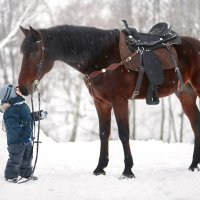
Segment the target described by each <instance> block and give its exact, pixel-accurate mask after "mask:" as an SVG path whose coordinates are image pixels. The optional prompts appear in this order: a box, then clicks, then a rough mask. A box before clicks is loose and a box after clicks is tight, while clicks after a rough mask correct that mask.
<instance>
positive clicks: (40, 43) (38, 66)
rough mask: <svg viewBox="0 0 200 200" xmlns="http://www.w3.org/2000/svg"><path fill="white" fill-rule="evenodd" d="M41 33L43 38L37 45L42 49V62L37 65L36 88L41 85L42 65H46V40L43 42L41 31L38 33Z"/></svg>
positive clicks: (34, 83)
mask: <svg viewBox="0 0 200 200" xmlns="http://www.w3.org/2000/svg"><path fill="white" fill-rule="evenodd" d="M38 32H39V33H40V36H41V40H38V41H37V42H36V43H37V44H38V45H39V46H40V47H41V55H40V61H39V63H38V64H36V79H35V81H34V82H33V85H34V86H37V85H38V84H39V83H40V81H39V80H40V77H41V69H42V65H43V63H44V51H45V47H44V40H43V36H42V33H41V32H40V31H38Z"/></svg>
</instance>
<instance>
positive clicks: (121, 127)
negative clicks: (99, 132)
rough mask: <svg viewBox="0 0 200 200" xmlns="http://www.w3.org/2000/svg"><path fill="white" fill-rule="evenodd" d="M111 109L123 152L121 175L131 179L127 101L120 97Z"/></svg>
mask: <svg viewBox="0 0 200 200" xmlns="http://www.w3.org/2000/svg"><path fill="white" fill-rule="evenodd" d="M113 109H114V113H115V117H116V121H117V126H118V132H119V138H120V140H121V142H122V145H123V150H124V163H125V168H124V171H123V173H122V175H123V176H124V177H127V178H133V177H135V176H134V174H133V172H132V170H131V168H132V167H133V158H132V155H131V149H130V145H129V119H128V100H127V99H125V98H122V97H118V98H116V101H115V102H114V103H113Z"/></svg>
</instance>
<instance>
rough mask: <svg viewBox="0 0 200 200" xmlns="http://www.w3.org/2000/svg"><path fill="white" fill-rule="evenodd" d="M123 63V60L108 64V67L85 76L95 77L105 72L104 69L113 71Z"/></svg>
mask: <svg viewBox="0 0 200 200" xmlns="http://www.w3.org/2000/svg"><path fill="white" fill-rule="evenodd" d="M123 64H124V62H123V61H121V62H119V63H113V64H111V65H109V66H108V67H106V68H104V69H102V70H99V71H94V72H92V73H91V74H89V75H87V78H89V79H90V78H95V77H97V76H98V75H100V74H102V73H105V72H106V71H113V70H115V69H117V68H118V67H119V66H121V65H123Z"/></svg>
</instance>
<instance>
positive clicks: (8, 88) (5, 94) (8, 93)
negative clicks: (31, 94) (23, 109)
mask: <svg viewBox="0 0 200 200" xmlns="http://www.w3.org/2000/svg"><path fill="white" fill-rule="evenodd" d="M15 97H17V94H16V92H15V87H14V86H13V85H12V84H6V85H4V86H1V87H0V99H1V102H2V103H5V102H8V101H9V100H11V99H13V98H15Z"/></svg>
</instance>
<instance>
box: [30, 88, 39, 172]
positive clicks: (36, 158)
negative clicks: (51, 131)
mask: <svg viewBox="0 0 200 200" xmlns="http://www.w3.org/2000/svg"><path fill="white" fill-rule="evenodd" d="M36 90H37V94H38V110H39V111H40V90H39V89H38V88H37V87H36ZM33 107H34V104H33V100H32V108H33ZM34 124H35V119H34ZM34 126H35V125H34ZM34 131H35V127H34ZM34 137H35V135H34ZM34 143H36V155H35V162H34V165H33V170H32V175H31V176H33V174H34V172H35V168H36V165H37V160H38V154H39V143H41V142H40V117H39V120H38V130H37V138H36V141H33V146H34Z"/></svg>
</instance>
